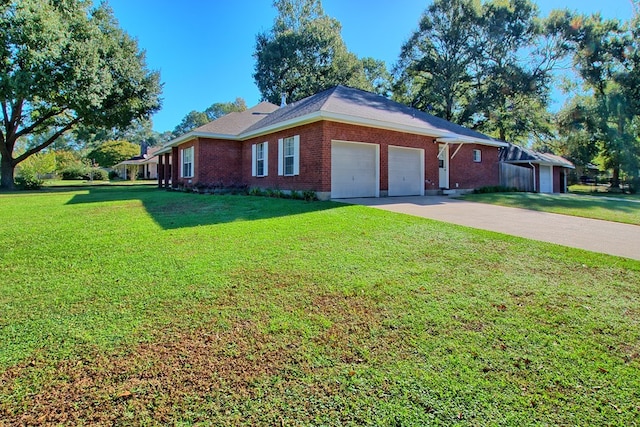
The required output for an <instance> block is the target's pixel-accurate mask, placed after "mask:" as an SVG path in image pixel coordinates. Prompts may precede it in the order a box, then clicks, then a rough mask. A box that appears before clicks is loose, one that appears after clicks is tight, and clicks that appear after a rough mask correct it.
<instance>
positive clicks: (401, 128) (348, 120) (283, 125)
mask: <svg viewBox="0 0 640 427" xmlns="http://www.w3.org/2000/svg"><path fill="white" fill-rule="evenodd" d="M320 120H329V121H332V122H338V123H345V124H353V125H361V126H368V127H372V128H377V129H386V130H392V131H398V132H405V133H411V134H417V135H424V136H429V137H433V138H443V139H444V138H448V139H449V141H448V142H456V143H471V144H482V145H488V146H493V147H506V146H507V145H508V144H507V143H506V142H502V141H494V140H488V139H482V138H473V137H468V136H462V135H458V134H455V133H451V132H447V131H441V130H438V129H425V128H423V127H419V126H408V125H402V124H397V123H392V122H384V121H381V120H377V119H367V118H362V117H358V116H350V115H347V114H340V113H331V112H327V111H315V112H313V113H310V114H307V115H304V116H300V117H295V118H293V119H289V120H285V121H283V122H279V123H275V124H273V125H271V126H266V127H264V128H260V129H256V130H254V131H252V132H247V133H243V134H240V135H239V139H243V140H245V139H249V138H255V137H259V136H262V135H266V134H269V133H273V132H276V131H279V130H284V129H288V128H292V127H296V126H302V125H305V124H309V123H314V122H317V121H320ZM443 142H447V141H443Z"/></svg>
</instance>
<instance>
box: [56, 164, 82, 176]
mask: <svg viewBox="0 0 640 427" xmlns="http://www.w3.org/2000/svg"><path fill="white" fill-rule="evenodd" d="M60 175H61V177H62V179H64V180H71V179H85V178H84V177H85V176H89V168H88V167H86V166H85V165H82V164H75V165H71V166H69V167H67V168H66V169H63V170H62V172H61V173H60Z"/></svg>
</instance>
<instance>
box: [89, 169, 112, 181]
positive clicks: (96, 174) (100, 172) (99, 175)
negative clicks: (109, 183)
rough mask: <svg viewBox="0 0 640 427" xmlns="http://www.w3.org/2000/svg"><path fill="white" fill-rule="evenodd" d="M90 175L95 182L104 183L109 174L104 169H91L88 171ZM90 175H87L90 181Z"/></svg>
mask: <svg viewBox="0 0 640 427" xmlns="http://www.w3.org/2000/svg"><path fill="white" fill-rule="evenodd" d="M90 173H91V174H92V175H93V179H94V180H95V181H106V180H107V179H109V174H108V173H107V171H106V170H104V169H100V168H93V169H91V170H90ZM92 175H89V179H91V176H92Z"/></svg>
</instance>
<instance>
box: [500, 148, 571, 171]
mask: <svg viewBox="0 0 640 427" xmlns="http://www.w3.org/2000/svg"><path fill="white" fill-rule="evenodd" d="M499 159H500V161H501V162H506V163H529V162H531V163H542V164H546V165H553V166H562V167H565V168H570V169H573V168H575V166H574V165H573V163H571V162H570V161H569V160H567V159H565V158H564V157H560V156H556V155H555V154H550V153H538V152H537V151H533V150H530V149H528V148H524V147H520V146H518V145H515V144H509V146H508V147H504V148H502V149H501V150H500V155H499Z"/></svg>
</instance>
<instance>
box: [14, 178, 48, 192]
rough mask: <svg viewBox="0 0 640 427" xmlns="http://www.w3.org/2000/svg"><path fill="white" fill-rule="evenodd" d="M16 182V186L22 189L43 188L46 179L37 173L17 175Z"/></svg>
mask: <svg viewBox="0 0 640 427" xmlns="http://www.w3.org/2000/svg"><path fill="white" fill-rule="evenodd" d="M15 182H16V187H18V188H19V189H21V190H39V189H41V188H42V184H44V181H43V180H41V179H39V178H38V177H36V176H35V175H30V176H22V175H21V176H17V177H16V179H15Z"/></svg>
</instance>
